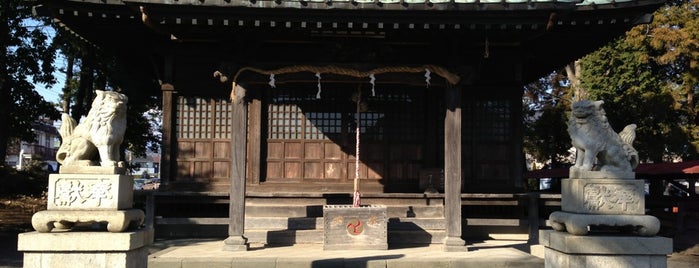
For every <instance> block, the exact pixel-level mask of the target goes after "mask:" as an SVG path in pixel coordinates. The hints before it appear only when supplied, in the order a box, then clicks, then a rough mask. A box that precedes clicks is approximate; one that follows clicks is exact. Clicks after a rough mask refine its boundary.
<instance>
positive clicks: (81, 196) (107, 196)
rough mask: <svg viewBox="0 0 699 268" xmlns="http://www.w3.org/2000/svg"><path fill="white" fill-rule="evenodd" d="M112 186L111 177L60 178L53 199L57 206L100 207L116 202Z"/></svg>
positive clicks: (56, 183)
mask: <svg viewBox="0 0 699 268" xmlns="http://www.w3.org/2000/svg"><path fill="white" fill-rule="evenodd" d="M112 187H113V185H112V181H110V180H109V179H58V180H56V182H55V187H54V189H55V193H54V197H53V200H51V201H52V202H53V204H54V205H55V206H56V207H80V208H85V207H94V208H100V207H104V206H108V205H110V204H112V203H113V202H114V195H113V194H112Z"/></svg>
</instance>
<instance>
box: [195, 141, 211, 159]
mask: <svg viewBox="0 0 699 268" xmlns="http://www.w3.org/2000/svg"><path fill="white" fill-rule="evenodd" d="M194 157H195V158H210V157H211V142H209V141H200V142H196V143H194Z"/></svg>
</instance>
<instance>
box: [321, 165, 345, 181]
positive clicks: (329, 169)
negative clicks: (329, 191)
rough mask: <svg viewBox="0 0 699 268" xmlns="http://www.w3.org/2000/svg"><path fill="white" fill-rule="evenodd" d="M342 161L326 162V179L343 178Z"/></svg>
mask: <svg viewBox="0 0 699 268" xmlns="http://www.w3.org/2000/svg"><path fill="white" fill-rule="evenodd" d="M342 166H343V165H342V163H339V162H335V163H334V162H326V163H325V169H324V175H325V178H326V179H341V178H342Z"/></svg>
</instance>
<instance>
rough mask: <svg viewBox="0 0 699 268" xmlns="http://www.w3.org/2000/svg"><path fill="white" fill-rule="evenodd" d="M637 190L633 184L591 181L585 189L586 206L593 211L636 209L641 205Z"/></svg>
mask: <svg viewBox="0 0 699 268" xmlns="http://www.w3.org/2000/svg"><path fill="white" fill-rule="evenodd" d="M637 191H638V189H636V186H635V185H633V184H611V183H610V184H607V183H590V184H587V185H585V188H584V190H583V193H584V206H585V208H587V209H588V210H589V211H592V212H626V211H630V210H631V211H634V210H637V209H638V208H639V206H640V205H641V200H640V199H639V195H637V194H636V192H637ZM641 197H642V196H641Z"/></svg>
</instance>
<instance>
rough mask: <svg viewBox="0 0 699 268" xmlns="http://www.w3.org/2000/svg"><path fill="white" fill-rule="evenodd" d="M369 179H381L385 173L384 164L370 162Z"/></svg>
mask: <svg viewBox="0 0 699 268" xmlns="http://www.w3.org/2000/svg"><path fill="white" fill-rule="evenodd" d="M367 166H368V169H367V179H381V177H382V176H383V174H384V165H383V164H381V163H371V164H368V165H367Z"/></svg>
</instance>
